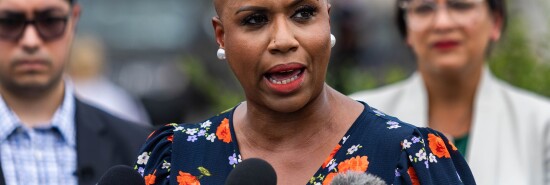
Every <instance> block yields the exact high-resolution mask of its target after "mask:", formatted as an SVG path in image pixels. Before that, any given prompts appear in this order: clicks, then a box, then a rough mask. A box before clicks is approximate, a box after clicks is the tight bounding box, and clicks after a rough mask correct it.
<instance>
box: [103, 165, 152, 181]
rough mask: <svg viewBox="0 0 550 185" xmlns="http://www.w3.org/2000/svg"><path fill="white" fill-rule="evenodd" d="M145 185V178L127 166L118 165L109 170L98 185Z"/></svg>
mask: <svg viewBox="0 0 550 185" xmlns="http://www.w3.org/2000/svg"><path fill="white" fill-rule="evenodd" d="M115 184H118V185H145V180H143V177H141V175H140V174H139V173H138V172H137V171H135V170H134V169H132V168H130V167H129V166H125V165H117V166H113V167H111V168H109V170H107V172H105V173H104V174H103V176H101V178H100V179H99V182H98V183H97V185H115Z"/></svg>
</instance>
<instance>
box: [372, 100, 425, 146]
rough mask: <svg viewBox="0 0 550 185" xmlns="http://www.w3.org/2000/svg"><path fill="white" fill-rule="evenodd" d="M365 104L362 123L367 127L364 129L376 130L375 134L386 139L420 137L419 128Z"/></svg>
mask: <svg viewBox="0 0 550 185" xmlns="http://www.w3.org/2000/svg"><path fill="white" fill-rule="evenodd" d="M364 104H365V110H364V112H363V114H362V117H363V118H361V119H362V121H363V122H364V124H366V125H367V127H365V128H364V129H367V130H375V131H376V132H375V133H373V134H379V135H381V136H383V137H386V138H405V137H409V136H411V135H418V133H419V129H421V128H419V127H416V126H414V125H412V124H409V123H406V122H404V121H401V120H400V119H399V118H397V117H394V116H392V115H389V114H386V113H384V112H383V111H380V110H379V109H376V108H374V107H371V106H369V105H368V104H366V103H364Z"/></svg>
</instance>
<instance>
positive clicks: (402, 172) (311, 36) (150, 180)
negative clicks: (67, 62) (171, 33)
mask: <svg viewBox="0 0 550 185" xmlns="http://www.w3.org/2000/svg"><path fill="white" fill-rule="evenodd" d="M214 2H215V7H216V12H217V14H218V16H217V17H214V18H213V21H212V23H213V26H214V31H215V35H216V40H217V43H218V44H219V46H220V50H218V57H219V58H220V59H226V60H227V62H228V64H229V66H230V68H231V70H232V71H233V73H234V74H235V76H236V77H237V79H238V81H239V83H240V85H241V86H242V88H243V90H244V93H245V97H246V101H244V102H242V103H240V104H239V105H237V106H236V107H235V108H233V109H231V110H229V111H226V112H223V113H221V114H219V115H216V116H214V117H212V118H210V119H208V120H205V121H203V122H201V123H196V124H168V125H166V126H165V127H163V128H161V129H159V130H157V131H156V132H154V133H152V134H151V136H150V137H149V139H148V140H147V142H146V144H145V146H144V147H143V148H142V151H141V155H140V156H139V157H138V161H137V164H136V166H135V168H136V170H138V171H139V172H140V173H142V175H143V176H144V178H145V181H146V184H201V183H202V184H223V183H224V181H225V180H226V178H227V176H228V174H229V173H230V172H231V171H232V170H233V168H235V166H236V165H238V164H239V163H240V162H241V161H242V160H244V159H248V158H261V159H264V160H266V161H268V162H269V163H270V164H271V165H272V166H273V168H274V169H275V171H276V173H277V182H278V184H284V185H293V184H300V185H303V184H330V183H331V181H332V178H334V177H335V176H337V175H338V174H341V173H346V172H350V171H356V172H360V173H369V174H372V175H375V176H378V177H379V178H380V179H382V180H383V181H385V182H386V183H388V184H396V185H398V184H419V183H420V184H475V182H474V179H473V177H472V175H471V172H470V170H469V168H468V166H467V164H466V163H465V161H464V159H463V158H462V156H460V154H459V153H458V151H456V148H454V146H452V145H451V144H450V143H449V142H448V141H447V139H446V138H445V137H444V136H443V135H442V134H440V133H439V132H436V131H434V130H431V129H426V128H423V129H421V128H416V127H414V126H412V125H409V124H405V123H402V122H400V121H399V120H397V119H395V118H393V117H390V116H386V115H384V114H382V113H380V112H379V111H377V110H376V109H374V108H372V107H370V106H368V105H367V104H366V103H362V102H357V101H354V100H352V99H351V98H348V97H347V96H345V95H342V94H341V93H339V92H337V91H336V90H334V89H332V88H331V87H329V86H328V85H327V84H326V83H325V76H326V71H327V67H328V64H329V58H330V51H331V46H332V45H334V43H335V39H334V37H333V36H332V35H331V34H330V24H329V22H330V21H329V20H330V19H329V12H330V4H329V3H328V0H279V1H273V0H215V1H214ZM219 93H220V96H223V92H219Z"/></svg>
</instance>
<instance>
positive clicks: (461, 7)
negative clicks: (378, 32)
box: [405, 0, 502, 74]
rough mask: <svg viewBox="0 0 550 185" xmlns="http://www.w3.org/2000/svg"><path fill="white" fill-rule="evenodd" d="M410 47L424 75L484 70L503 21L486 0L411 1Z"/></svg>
mask: <svg viewBox="0 0 550 185" xmlns="http://www.w3.org/2000/svg"><path fill="white" fill-rule="evenodd" d="M405 15H406V18H405V19H406V22H407V30H408V35H407V43H408V44H409V45H410V46H411V47H412V49H413V50H414V52H415V54H416V57H417V60H418V66H419V69H420V70H421V71H426V72H429V73H437V74H464V73H465V71H466V70H476V69H481V67H482V66H483V62H484V60H485V54H486V50H487V49H488V47H489V43H490V42H491V41H497V40H498V39H499V38H500V33H501V25H502V18H501V17H498V16H496V15H492V14H491V13H490V11H489V8H488V5H487V3H486V2H485V1H484V0H412V1H411V2H410V3H409V4H408V5H407V8H406V13H405Z"/></svg>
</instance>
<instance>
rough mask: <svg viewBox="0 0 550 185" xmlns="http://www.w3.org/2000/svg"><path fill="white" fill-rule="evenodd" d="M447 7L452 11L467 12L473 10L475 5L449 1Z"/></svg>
mask: <svg viewBox="0 0 550 185" xmlns="http://www.w3.org/2000/svg"><path fill="white" fill-rule="evenodd" d="M447 6H449V8H450V9H452V10H456V11H467V10H471V9H473V8H474V6H475V5H474V4H473V3H468V2H453V1H449V2H448V5H447Z"/></svg>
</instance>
